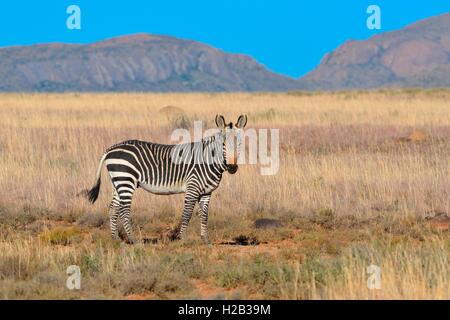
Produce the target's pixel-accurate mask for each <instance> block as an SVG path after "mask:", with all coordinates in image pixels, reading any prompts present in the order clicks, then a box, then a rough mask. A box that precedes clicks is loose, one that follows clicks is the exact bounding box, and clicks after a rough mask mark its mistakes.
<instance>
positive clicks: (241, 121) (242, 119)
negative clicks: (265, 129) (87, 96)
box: [236, 114, 247, 128]
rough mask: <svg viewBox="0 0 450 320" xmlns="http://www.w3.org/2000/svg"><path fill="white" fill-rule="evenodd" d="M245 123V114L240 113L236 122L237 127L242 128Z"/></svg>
mask: <svg viewBox="0 0 450 320" xmlns="http://www.w3.org/2000/svg"><path fill="white" fill-rule="evenodd" d="M246 125H247V115H246V114H241V115H240V116H239V118H238V121H237V122H236V127H237V128H244V127H245V126H246Z"/></svg>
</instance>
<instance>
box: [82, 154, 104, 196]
mask: <svg viewBox="0 0 450 320" xmlns="http://www.w3.org/2000/svg"><path fill="white" fill-rule="evenodd" d="M106 155H107V153H105V154H104V155H103V156H102V158H101V159H100V164H99V165H98V169H97V174H96V176H95V179H96V180H95V181H96V182H95V185H94V186H93V187H92V189H91V190H87V189H86V190H83V191H81V192H80V193H79V194H78V195H83V196H85V197H86V198H87V199H88V200H89V202H91V203H94V202H95V201H96V200H97V198H98V194H99V192H100V185H101V180H102V179H101V178H102V168H103V162H104V161H105V158H106Z"/></svg>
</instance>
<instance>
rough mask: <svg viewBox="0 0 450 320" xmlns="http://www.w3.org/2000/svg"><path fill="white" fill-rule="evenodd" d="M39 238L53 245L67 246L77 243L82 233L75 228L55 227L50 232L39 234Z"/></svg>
mask: <svg viewBox="0 0 450 320" xmlns="http://www.w3.org/2000/svg"><path fill="white" fill-rule="evenodd" d="M39 238H40V239H41V240H42V241H43V242H46V243H49V244H53V245H68V244H71V243H75V242H79V241H80V240H81V238H82V233H81V231H80V230H79V229H77V228H75V227H70V228H63V227H57V228H54V229H52V230H47V231H44V232H43V233H41V234H40V236H39Z"/></svg>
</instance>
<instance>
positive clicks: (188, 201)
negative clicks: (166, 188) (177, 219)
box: [178, 192, 198, 239]
mask: <svg viewBox="0 0 450 320" xmlns="http://www.w3.org/2000/svg"><path fill="white" fill-rule="evenodd" d="M197 199H198V196H197V195H194V194H190V193H189V192H186V196H185V197H184V208H183V215H182V217H181V225H180V234H179V235H178V238H179V239H184V238H185V237H186V229H187V226H188V224H189V221H190V220H191V217H192V212H193V211H194V207H195V203H196V202H197Z"/></svg>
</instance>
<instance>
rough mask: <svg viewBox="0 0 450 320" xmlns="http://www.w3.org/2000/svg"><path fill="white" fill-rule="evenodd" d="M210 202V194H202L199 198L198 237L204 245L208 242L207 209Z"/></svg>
mask: <svg viewBox="0 0 450 320" xmlns="http://www.w3.org/2000/svg"><path fill="white" fill-rule="evenodd" d="M210 200H211V194H204V195H202V196H201V197H200V199H199V201H198V204H199V207H200V235H201V237H202V240H203V242H204V243H209V240H208V207H209V201H210Z"/></svg>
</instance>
